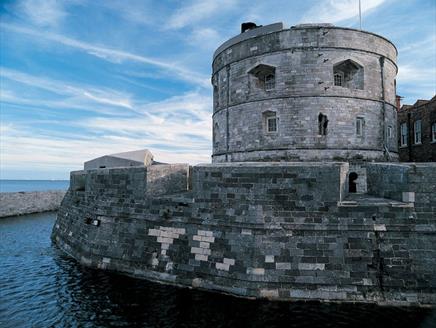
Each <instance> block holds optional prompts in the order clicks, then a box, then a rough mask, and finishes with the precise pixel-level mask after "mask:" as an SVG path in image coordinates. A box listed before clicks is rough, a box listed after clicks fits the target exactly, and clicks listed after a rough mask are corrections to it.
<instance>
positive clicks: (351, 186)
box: [348, 172, 358, 193]
mask: <svg viewBox="0 0 436 328" xmlns="http://www.w3.org/2000/svg"><path fill="white" fill-rule="evenodd" d="M357 178H358V175H357V173H356V172H351V173H350V174H349V175H348V192H352V193H355V192H357V183H356V180H357Z"/></svg>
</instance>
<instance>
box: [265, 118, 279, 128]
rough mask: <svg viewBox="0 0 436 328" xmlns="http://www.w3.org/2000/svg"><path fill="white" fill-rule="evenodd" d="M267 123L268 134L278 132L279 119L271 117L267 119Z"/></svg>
mask: <svg viewBox="0 0 436 328" xmlns="http://www.w3.org/2000/svg"><path fill="white" fill-rule="evenodd" d="M266 122H267V131H268V132H277V117H276V116H270V117H267V119H266Z"/></svg>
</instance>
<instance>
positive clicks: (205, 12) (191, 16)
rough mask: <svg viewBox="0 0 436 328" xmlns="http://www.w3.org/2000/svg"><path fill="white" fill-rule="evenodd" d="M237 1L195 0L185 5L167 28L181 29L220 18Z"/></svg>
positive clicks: (169, 21) (172, 18)
mask: <svg viewBox="0 0 436 328" xmlns="http://www.w3.org/2000/svg"><path fill="white" fill-rule="evenodd" d="M237 3H238V1H237V0H222V1H215V0H193V1H189V2H187V3H186V4H184V5H183V6H182V7H181V8H179V9H178V10H176V11H175V13H174V14H173V15H172V16H171V17H170V18H169V19H168V23H167V25H166V28H170V29H179V28H183V27H186V26H190V25H194V24H196V23H198V22H200V21H205V20H207V19H209V18H210V17H214V16H219V14H222V13H223V11H224V10H230V9H231V8H232V7H234V6H235V5H236V4H237Z"/></svg>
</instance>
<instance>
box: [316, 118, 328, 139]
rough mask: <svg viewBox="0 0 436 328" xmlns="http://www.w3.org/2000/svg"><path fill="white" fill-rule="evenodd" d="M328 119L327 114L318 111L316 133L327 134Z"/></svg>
mask: <svg viewBox="0 0 436 328" xmlns="http://www.w3.org/2000/svg"><path fill="white" fill-rule="evenodd" d="M328 123H329V120H328V119H327V115H324V114H322V113H319V115H318V135H320V136H326V135H327V125H328Z"/></svg>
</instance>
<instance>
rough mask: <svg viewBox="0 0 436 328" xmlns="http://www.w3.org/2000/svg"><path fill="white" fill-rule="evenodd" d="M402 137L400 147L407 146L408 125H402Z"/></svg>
mask: <svg viewBox="0 0 436 328" xmlns="http://www.w3.org/2000/svg"><path fill="white" fill-rule="evenodd" d="M400 135H401V140H400V145H401V146H407V124H406V123H401V125H400Z"/></svg>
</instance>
